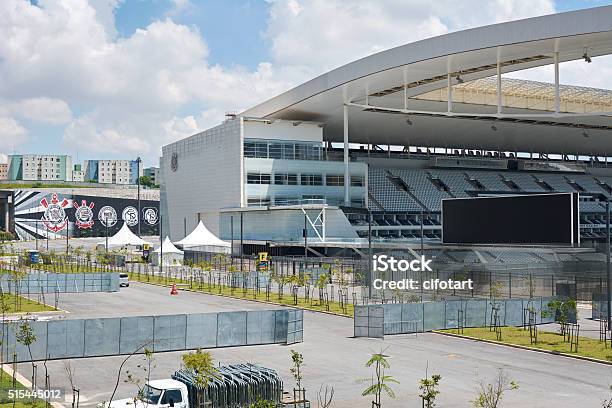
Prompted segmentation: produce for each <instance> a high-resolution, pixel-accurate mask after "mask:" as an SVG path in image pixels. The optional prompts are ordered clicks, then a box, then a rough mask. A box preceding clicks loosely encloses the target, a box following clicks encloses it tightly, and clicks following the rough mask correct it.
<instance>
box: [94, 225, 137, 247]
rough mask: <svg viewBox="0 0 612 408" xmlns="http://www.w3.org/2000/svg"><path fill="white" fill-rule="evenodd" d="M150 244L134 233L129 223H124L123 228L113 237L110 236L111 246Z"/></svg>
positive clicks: (104, 242)
mask: <svg viewBox="0 0 612 408" xmlns="http://www.w3.org/2000/svg"><path fill="white" fill-rule="evenodd" d="M101 244H103V245H104V244H106V241H102V242H101ZM144 244H148V242H147V241H145V240H144V239H142V238H139V237H138V235H136V234H134V233H133V232H132V230H130V227H128V225H127V223H125V222H124V223H123V226H122V227H121V229H120V230H119V231H118V232H117V233H116V234H115V235H113V236H112V237H108V246H109V247H118V246H126V245H133V246H137V245H144Z"/></svg>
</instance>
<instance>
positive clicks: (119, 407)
mask: <svg viewBox="0 0 612 408" xmlns="http://www.w3.org/2000/svg"><path fill="white" fill-rule="evenodd" d="M141 394H142V399H136V401H134V398H124V399H120V400H116V401H112V402H111V404H110V407H108V408H155V407H158V408H189V395H188V391H187V386H186V385H185V384H183V383H182V382H180V381H176V380H172V379H164V380H152V381H149V382H148V383H147V384H145V386H144V387H143V391H142V393H141Z"/></svg>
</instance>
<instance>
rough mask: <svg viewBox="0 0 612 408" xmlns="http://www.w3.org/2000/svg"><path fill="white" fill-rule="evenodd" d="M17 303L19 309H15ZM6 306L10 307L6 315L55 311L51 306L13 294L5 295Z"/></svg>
mask: <svg viewBox="0 0 612 408" xmlns="http://www.w3.org/2000/svg"><path fill="white" fill-rule="evenodd" d="M15 303H17V307H15ZM4 304H5V305H6V306H7V307H8V310H7V311H6V313H35V312H48V311H52V310H55V308H53V307H51V306H48V305H45V304H43V303H38V302H36V301H35V300H31V299H28V298H25V297H23V296H17V295H14V294H12V293H5V294H4Z"/></svg>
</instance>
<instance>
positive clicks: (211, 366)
mask: <svg viewBox="0 0 612 408" xmlns="http://www.w3.org/2000/svg"><path fill="white" fill-rule="evenodd" d="M182 359H183V365H184V366H185V368H186V369H187V370H189V371H191V372H192V373H193V374H195V385H196V386H197V387H200V388H206V387H208V383H209V382H210V380H211V379H213V378H217V377H218V375H219V374H218V370H217V369H216V368H215V362H214V360H213V357H212V354H210V352H208V351H202V349H197V350H196V351H195V352H193V353H187V354H183V356H182ZM201 395H202V393H200V392H198V393H197V395H196V403H197V406H198V407H200V406H201V405H202V402H203V401H200V398H201ZM196 408H197V407H196Z"/></svg>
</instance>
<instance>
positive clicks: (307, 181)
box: [300, 174, 323, 186]
mask: <svg viewBox="0 0 612 408" xmlns="http://www.w3.org/2000/svg"><path fill="white" fill-rule="evenodd" d="M300 184H301V185H303V186H322V185H323V176H322V175H321V174H301V175H300Z"/></svg>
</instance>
